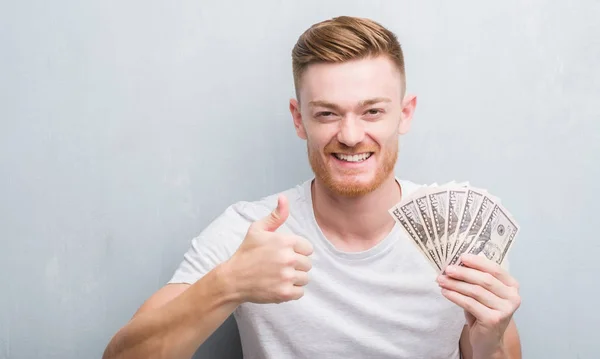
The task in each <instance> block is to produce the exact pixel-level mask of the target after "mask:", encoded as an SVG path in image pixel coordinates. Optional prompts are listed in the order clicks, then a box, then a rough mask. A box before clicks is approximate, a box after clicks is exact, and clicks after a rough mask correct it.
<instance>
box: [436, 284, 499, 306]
mask: <svg viewBox="0 0 600 359" xmlns="http://www.w3.org/2000/svg"><path fill="white" fill-rule="evenodd" d="M438 282H439V284H440V286H441V287H442V288H445V289H449V290H452V291H455V292H458V293H460V294H463V295H465V296H467V297H471V298H473V299H475V300H476V301H478V302H479V303H481V304H483V305H485V306H486V307H488V308H491V309H497V310H501V309H503V306H504V302H506V300H505V299H502V298H499V297H498V296H496V295H494V294H493V293H492V292H490V291H488V290H487V289H485V288H483V287H481V286H479V285H476V284H471V283H467V282H463V281H460V280H456V279H452V278H450V277H447V276H440V278H439V280H438Z"/></svg>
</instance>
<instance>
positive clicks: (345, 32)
mask: <svg viewBox="0 0 600 359" xmlns="http://www.w3.org/2000/svg"><path fill="white" fill-rule="evenodd" d="M380 55H385V56H388V57H389V58H390V59H391V60H392V61H393V62H394V63H395V64H396V66H397V68H398V70H399V71H400V75H401V78H402V94H404V91H405V89H406V75H405V69H404V55H403V54H402V48H401V46H400V43H399V42H398V39H397V37H396V35H394V33H392V32H391V31H390V30H388V29H386V28H385V27H383V26H381V25H380V24H379V23H377V22H375V21H373V20H370V19H365V18H358V17H351V16H340V17H335V18H332V19H330V20H325V21H322V22H319V23H316V24H314V25H312V26H311V27H310V28H308V29H307V30H306V31H305V32H304V33H303V34H302V35H300V37H299V38H298V41H297V42H296V45H295V46H294V48H293V50H292V68H293V74H294V87H295V89H296V97H298V96H299V88H300V79H301V77H302V74H303V73H304V72H305V71H306V69H307V68H308V66H310V65H311V64H315V63H340V62H346V61H351V60H359V59H364V58H367V57H375V56H380ZM298 99H299V98H298Z"/></svg>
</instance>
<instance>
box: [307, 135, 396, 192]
mask: <svg viewBox="0 0 600 359" xmlns="http://www.w3.org/2000/svg"><path fill="white" fill-rule="evenodd" d="M307 150H308V160H309V162H310V166H311V168H312V170H313V172H314V174H315V177H316V178H317V179H318V180H320V181H321V182H322V183H323V184H324V185H325V187H326V188H327V189H329V191H331V192H332V193H334V194H336V195H338V196H343V197H358V196H363V195H366V194H368V193H371V192H373V191H374V190H376V189H377V188H379V186H380V185H381V184H382V183H383V182H384V181H385V180H386V179H387V178H388V177H389V176H390V175H391V174H392V173H393V172H394V167H395V165H396V161H397V159H398V143H397V142H396V143H395V144H394V145H391V146H389V147H386V148H383V149H380V148H378V147H376V146H375V145H372V146H369V145H358V146H356V147H348V146H346V145H344V144H341V143H339V142H337V141H334V142H330V143H329V144H327V146H325V148H324V149H323V152H324V154H325V156H326V157H327V158H329V156H331V155H332V154H333V153H345V154H356V153H365V152H371V153H372V155H371V156H375V159H376V160H378V161H379V164H378V165H377V168H376V170H375V174H374V175H373V176H372V178H371V179H370V180H369V181H367V182H365V181H361V180H360V179H359V178H358V175H363V174H364V173H363V172H364V171H363V170H356V169H346V170H343V171H342V172H339V171H338V173H339V175H341V176H340V177H342V178H334V176H333V174H332V169H331V168H330V167H328V164H327V163H325V160H324V159H323V156H322V155H321V154H320V153H318V152H316V151H314V150H311V147H310V144H309V143H308V141H307Z"/></svg>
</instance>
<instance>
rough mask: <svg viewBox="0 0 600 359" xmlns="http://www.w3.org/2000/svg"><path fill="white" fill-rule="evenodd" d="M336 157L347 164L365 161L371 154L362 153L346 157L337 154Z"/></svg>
mask: <svg viewBox="0 0 600 359" xmlns="http://www.w3.org/2000/svg"><path fill="white" fill-rule="evenodd" d="M335 157H337V158H338V159H340V160H342V161H347V162H361V161H364V160H366V159H367V158H369V157H371V153H361V154H358V155H346V154H341V153H336V154H335Z"/></svg>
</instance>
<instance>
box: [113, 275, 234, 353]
mask: <svg viewBox="0 0 600 359" xmlns="http://www.w3.org/2000/svg"><path fill="white" fill-rule="evenodd" d="M227 278H228V276H227V273H226V272H225V270H224V268H223V267H222V266H218V267H216V268H215V269H214V270H213V271H211V272H209V273H207V274H206V275H205V276H204V277H203V278H201V279H200V280H199V281H198V282H196V283H195V284H193V285H192V286H190V288H189V289H187V290H186V291H185V292H183V293H182V294H181V295H179V296H177V297H176V298H174V299H173V300H171V301H169V302H168V303H166V304H164V305H163V306H161V307H159V308H156V309H152V310H149V311H147V312H143V313H140V314H139V315H137V316H135V317H134V318H133V319H132V320H131V321H130V322H129V323H128V324H127V325H125V326H124V327H123V328H122V329H121V330H120V331H119V332H118V333H117V334H116V335H115V336H114V337H113V338H112V340H111V342H110V343H109V345H108V347H107V348H106V351H105V352H104V356H103V359H133V358H144V359H146V358H181V359H183V358H185V359H189V358H191V357H192V356H193V354H194V353H195V351H196V350H197V348H198V347H199V346H200V345H201V344H202V343H204V341H205V340H206V339H207V338H208V337H209V336H210V335H211V334H212V333H213V332H214V331H215V330H216V329H217V328H218V327H219V326H220V325H221V324H222V323H223V322H224V321H225V320H226V319H227V318H228V317H229V316H230V315H231V313H232V312H233V311H234V310H235V308H236V307H237V306H238V305H239V301H238V298H237V296H236V294H235V292H234V291H233V290H232V289H231V287H230V283H228V280H227Z"/></svg>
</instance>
